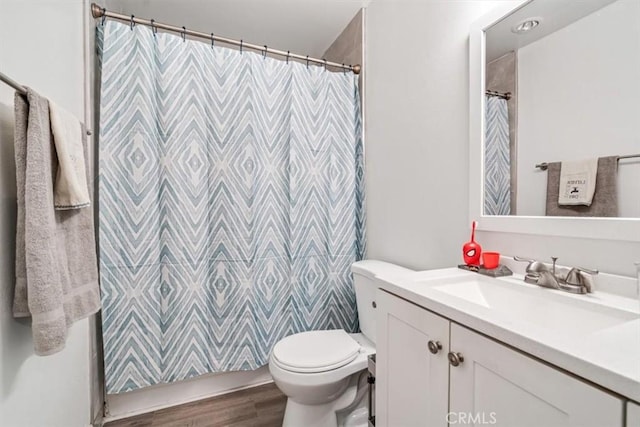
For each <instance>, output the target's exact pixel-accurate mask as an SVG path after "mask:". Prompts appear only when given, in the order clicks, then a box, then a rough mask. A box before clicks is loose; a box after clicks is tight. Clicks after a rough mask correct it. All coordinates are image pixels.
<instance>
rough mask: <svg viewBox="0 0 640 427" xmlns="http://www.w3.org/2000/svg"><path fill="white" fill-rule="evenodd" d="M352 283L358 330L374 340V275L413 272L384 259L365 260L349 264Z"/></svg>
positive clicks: (382, 275)
mask: <svg viewBox="0 0 640 427" xmlns="http://www.w3.org/2000/svg"><path fill="white" fill-rule="evenodd" d="M351 272H352V273H353V285H354V288H355V292H356V303H357V305H358V320H359V321H360V330H361V331H362V333H363V334H364V336H366V337H367V338H368V339H369V340H370V341H372V342H374V343H375V342H376V309H375V308H374V302H375V298H376V289H378V284H377V280H376V276H381V277H397V276H402V275H406V274H409V273H413V270H410V269H408V268H404V267H400V266H399V265H395V264H390V263H388V262H384V261H375V260H365V261H358V262H354V263H353V264H352V265H351Z"/></svg>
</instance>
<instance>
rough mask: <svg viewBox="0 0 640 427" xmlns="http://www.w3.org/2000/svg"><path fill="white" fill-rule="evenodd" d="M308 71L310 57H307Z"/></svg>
mask: <svg viewBox="0 0 640 427" xmlns="http://www.w3.org/2000/svg"><path fill="white" fill-rule="evenodd" d="M307 69H309V55H307Z"/></svg>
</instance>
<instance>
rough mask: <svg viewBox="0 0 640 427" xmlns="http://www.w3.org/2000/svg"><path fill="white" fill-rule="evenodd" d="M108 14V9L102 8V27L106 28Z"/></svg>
mask: <svg viewBox="0 0 640 427" xmlns="http://www.w3.org/2000/svg"><path fill="white" fill-rule="evenodd" d="M106 13H107V8H106V7H103V8H102V19H101V20H100V25H102V26H104V21H105V19H107V15H106Z"/></svg>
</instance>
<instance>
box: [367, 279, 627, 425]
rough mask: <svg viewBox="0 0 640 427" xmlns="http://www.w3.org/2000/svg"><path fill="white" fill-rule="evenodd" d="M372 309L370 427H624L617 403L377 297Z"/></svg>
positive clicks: (424, 313)
mask: <svg viewBox="0 0 640 427" xmlns="http://www.w3.org/2000/svg"><path fill="white" fill-rule="evenodd" d="M376 302H377V309H376V311H377V314H376V315H377V318H376V321H377V344H376V347H377V350H376V351H377V356H376V357H377V360H378V364H377V376H376V408H377V414H376V426H377V427H414V426H416V427H417V426H429V427H440V426H447V425H478V426H480V425H495V426H509V427H513V426H519V427H521V426H522V427H524V426H531V427H538V426H543V425H544V426H549V427H551V426H567V427H577V426H580V427H588V426H593V427H602V426H608V427H616V426H618V427H623V426H624V424H623V423H624V421H623V410H624V403H623V401H622V400H621V399H619V398H617V397H615V396H613V395H611V394H609V393H607V392H605V391H602V390H600V389H598V388H596V387H593V386H591V385H589V384H587V383H585V382H583V381H581V380H579V379H577V378H575V377H573V376H571V375H568V374H566V373H564V372H562V371H560V370H557V369H555V368H553V367H551V366H549V365H547V364H545V363H543V362H540V361H538V360H536V359H534V358H531V357H528V356H526V355H524V354H522V353H520V352H519V351H517V350H514V349H512V348H510V347H507V346H505V345H503V344H500V343H498V342H497V341H494V340H492V339H490V338H487V337H485V336H483V335H480V334H478V333H476V332H473V331H471V330H470V329H467V328H465V327H462V326H460V325H458V324H455V323H451V322H450V321H449V320H448V319H446V318H444V317H441V316H438V315H436V314H434V313H432V312H430V311H428V310H425V309H423V308H421V307H419V306H417V305H415V304H413V303H411V302H408V301H406V300H403V299H401V298H398V297H396V296H394V295H392V294H390V293H387V292H385V291H382V290H379V291H378V294H377V296H376ZM430 342H433V343H439V344H440V346H439V347H438V346H434V345H430ZM431 350H434V351H433V352H432V351H431ZM436 350H437V351H436Z"/></svg>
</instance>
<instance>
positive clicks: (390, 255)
mask: <svg viewBox="0 0 640 427" xmlns="http://www.w3.org/2000/svg"><path fill="white" fill-rule="evenodd" d="M498 3H501V4H504V2H493V1H482V0H476V1H466V2H465V1H434V0H428V1H422V2H418V1H410V0H396V1H388V0H387V1H385V0H374V1H373V2H372V3H371V5H370V6H369V8H368V9H367V14H366V17H367V26H366V34H367V37H366V49H365V52H366V58H367V60H366V65H367V74H366V76H367V97H366V103H367V106H366V107H367V110H366V111H367V117H366V131H367V134H366V135H367V139H366V160H367V170H366V172H367V176H366V179H367V181H366V184H367V189H366V191H367V209H368V210H367V215H368V218H367V221H368V223H367V232H368V237H369V241H368V258H374V259H382V260H386V261H392V262H396V263H398V264H401V265H405V266H409V267H414V268H421V269H428V268H437V267H444V266H452V265H456V264H458V263H460V262H461V261H462V260H461V247H462V244H463V243H464V242H466V241H467V240H468V239H469V222H470V219H469V218H468V214H467V212H468V192H469V185H468V164H469V159H468V155H469V150H468V147H469V141H468V135H469V133H468V131H469V130H468V124H469V114H468V112H469V98H468V81H469V74H468V73H469V71H468V70H469V68H468V56H469V51H468V36H469V26H470V24H471V23H472V22H473V21H474V20H475V19H477V18H478V17H480V16H481V15H482V14H483V13H485V12H487V11H489V10H490V9H491V8H492V7H494V6H495V5H497V4H498ZM513 3H514V5H515V4H517V3H518V2H513ZM632 167H634V166H632ZM477 238H478V240H479V241H480V242H481V243H482V244H483V247H484V248H485V249H486V250H497V251H500V252H502V253H503V254H509V255H514V254H520V255H524V256H529V257H534V258H538V259H542V260H548V259H549V257H550V256H558V257H560V261H562V263H563V264H568V265H582V266H585V267H593V268H599V269H601V270H602V271H608V272H612V273H617V274H623V275H627V276H633V275H634V274H635V268H634V266H633V261H635V260H638V261H640V242H615V241H605V240H594V239H572V238H558V237H548V236H535V235H522V234H513V233H497V232H479V233H477ZM638 240H640V236H639V238H638Z"/></svg>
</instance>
